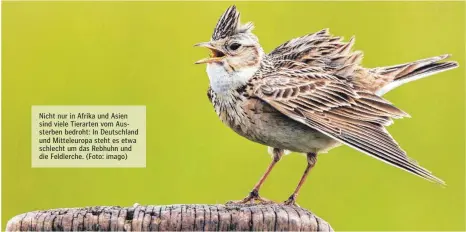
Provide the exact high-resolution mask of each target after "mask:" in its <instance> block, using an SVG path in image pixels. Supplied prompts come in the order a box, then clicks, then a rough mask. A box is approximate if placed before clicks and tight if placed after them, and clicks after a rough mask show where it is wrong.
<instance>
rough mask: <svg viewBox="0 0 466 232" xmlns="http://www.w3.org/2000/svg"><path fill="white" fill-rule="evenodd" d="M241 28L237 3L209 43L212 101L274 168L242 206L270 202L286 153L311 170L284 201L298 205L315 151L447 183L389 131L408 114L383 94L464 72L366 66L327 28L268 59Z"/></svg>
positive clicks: (448, 65) (439, 61)
mask: <svg viewBox="0 0 466 232" xmlns="http://www.w3.org/2000/svg"><path fill="white" fill-rule="evenodd" d="M252 29H253V24H252V23H246V24H241V23H240V13H239V12H238V10H237V9H236V7H235V6H231V7H229V8H228V9H227V10H226V11H225V13H223V15H222V16H221V18H220V20H219V21H218V22H217V25H216V27H215V29H214V32H213V34H212V37H211V40H210V41H209V42H203V43H199V44H196V45H195V46H200V47H206V48H208V49H210V50H211V52H212V54H211V57H210V58H206V59H202V60H199V61H197V62H196V64H203V63H206V64H207V74H208V76H209V80H210V87H209V89H208V93H207V95H208V97H209V99H210V101H211V102H212V104H213V106H214V108H215V112H216V113H217V115H218V117H219V118H220V119H221V121H222V122H223V123H225V124H226V125H227V126H229V127H230V128H231V129H233V130H234V131H235V132H236V133H238V134H239V135H241V136H243V137H246V138H248V139H249V140H252V141H254V142H257V143H261V144H264V145H266V146H268V147H269V153H270V154H271V155H272V157H273V160H272V163H271V164H270V165H269V167H268V168H267V170H266V172H265V174H264V175H263V176H262V177H261V178H260V180H259V182H258V183H257V184H256V185H255V186H254V188H253V189H252V191H251V192H250V193H249V195H248V196H247V197H246V198H244V199H243V200H241V201H237V203H246V202H254V201H260V202H268V201H269V200H266V199H264V198H261V197H260V196H259V189H260V188H261V185H262V184H263V183H264V181H265V179H266V178H267V176H268V175H269V173H270V171H271V170H272V168H273V167H274V166H275V164H276V163H277V162H278V161H279V160H280V158H281V157H282V156H283V154H285V153H286V152H288V151H292V152H299V153H305V154H306V155H307V162H308V164H307V167H306V169H305V171H304V174H303V176H302V178H301V180H300V181H299V183H298V186H297V187H296V189H295V191H294V192H293V194H292V195H291V196H290V197H289V198H288V200H286V201H285V204H295V201H296V197H297V195H298V193H299V190H300V188H301V186H302V184H303V183H304V181H305V180H306V177H307V175H308V173H309V171H310V170H311V169H312V167H314V165H315V164H316V161H317V154H319V153H323V152H327V151H328V150H330V149H332V148H334V147H337V146H339V145H341V144H345V145H348V146H350V147H352V148H354V149H357V150H359V151H361V152H363V153H365V154H368V155H370V156H372V157H374V158H377V159H379V160H381V161H384V162H386V163H388V164H391V165H393V166H395V167H398V168H401V169H403V170H405V171H408V172H410V173H413V174H415V175H418V176H420V177H422V178H425V179H427V180H429V181H433V182H436V183H440V184H444V182H443V181H442V180H441V179H439V178H437V177H436V176H434V175H432V174H431V172H429V171H428V170H426V169H424V168H423V167H421V166H419V165H418V164H417V163H416V162H415V161H414V160H412V159H411V158H409V157H408V156H407V155H406V152H404V151H403V150H402V149H401V148H400V146H399V145H398V144H397V142H396V141H395V140H394V139H393V138H392V137H391V136H390V134H389V133H388V131H387V130H386V129H385V126H388V125H390V124H392V122H393V121H392V119H398V118H403V117H409V115H408V114H407V113H405V112H403V111H402V110H400V109H398V108H397V107H395V106H394V105H392V103H390V102H389V101H387V100H385V99H384V98H382V97H381V96H382V95H384V94H385V93H387V92H388V91H390V90H392V89H394V88H396V87H398V86H400V85H403V84H405V83H407V82H410V81H414V80H417V79H420V78H423V77H426V76H430V75H433V74H435V73H439V72H443V71H446V70H449V69H453V68H456V67H458V63H456V62H452V61H443V60H444V59H446V58H448V57H449V55H441V56H436V57H432V58H427V59H423V60H418V61H414V62H411V63H406V64H400V65H395V66H389V67H380V68H364V67H362V66H361V65H360V63H361V60H362V58H363V53H362V52H360V51H352V46H353V44H354V38H351V39H350V40H349V42H342V38H341V37H333V36H332V35H330V34H329V31H328V29H324V30H321V31H319V32H316V33H313V34H309V35H305V36H302V37H299V38H295V39H292V40H290V41H288V42H286V43H284V44H282V45H280V46H278V47H277V48H275V49H274V50H273V51H272V52H270V53H268V54H266V53H265V52H264V50H263V49H262V47H261V45H260V44H259V40H258V38H257V37H256V36H255V35H254V34H253V33H252V32H251V31H252Z"/></svg>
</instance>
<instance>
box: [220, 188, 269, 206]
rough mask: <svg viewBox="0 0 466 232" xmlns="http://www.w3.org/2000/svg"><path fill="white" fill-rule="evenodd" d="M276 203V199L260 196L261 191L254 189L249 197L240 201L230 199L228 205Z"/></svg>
mask: <svg viewBox="0 0 466 232" xmlns="http://www.w3.org/2000/svg"><path fill="white" fill-rule="evenodd" d="M255 203H258V204H274V203H275V202H274V201H271V200H269V199H266V198H263V197H261V196H259V191H257V190H252V191H251V192H250V193H249V195H248V196H247V197H245V198H244V199H243V200H239V201H228V202H227V203H226V204H227V205H241V204H255Z"/></svg>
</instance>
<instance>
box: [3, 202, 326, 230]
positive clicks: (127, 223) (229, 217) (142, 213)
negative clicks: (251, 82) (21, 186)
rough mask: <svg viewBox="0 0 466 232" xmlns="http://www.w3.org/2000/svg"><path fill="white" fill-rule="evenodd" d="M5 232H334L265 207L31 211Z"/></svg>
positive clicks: (307, 217)
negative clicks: (257, 231)
mask: <svg viewBox="0 0 466 232" xmlns="http://www.w3.org/2000/svg"><path fill="white" fill-rule="evenodd" d="M6 230H7V231H44V230H45V231H51V230H52V231H123V230H124V231H233V230H241V231H245V230H247V231H251V230H254V231H256V230H267V231H287V230H292V231H333V229H332V227H331V226H330V225H329V224H328V223H327V222H326V221H324V220H322V219H321V218H319V217H317V216H316V215H315V214H313V213H311V212H310V211H308V210H306V209H303V208H299V207H294V206H284V205H278V204H269V205H261V204H254V205H201V204H196V205H165V206H157V205H147V206H143V205H138V204H135V205H134V206H132V207H119V206H96V207H86V208H65V209H51V210H41V211H33V212H28V213H24V214H20V215H17V216H15V217H13V218H12V219H11V220H10V221H8V224H7V227H6Z"/></svg>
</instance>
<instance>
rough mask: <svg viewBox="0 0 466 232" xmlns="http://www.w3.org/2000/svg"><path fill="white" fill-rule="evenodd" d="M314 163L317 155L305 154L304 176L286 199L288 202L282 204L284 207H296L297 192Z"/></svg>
mask: <svg viewBox="0 0 466 232" xmlns="http://www.w3.org/2000/svg"><path fill="white" fill-rule="evenodd" d="M316 162H317V153H313V152H311V153H307V167H306V170H304V174H303V176H302V177H301V180H300V181H299V183H298V186H297V187H296V189H295V190H294V192H293V194H291V196H290V197H289V198H288V200H286V201H285V202H284V204H285V205H295V206H298V205H297V204H296V198H297V197H298V193H299V190H300V189H301V187H302V185H303V184H304V182H305V181H306V178H307V176H308V175H309V171H311V169H312V168H313V167H314V165H315V164H316Z"/></svg>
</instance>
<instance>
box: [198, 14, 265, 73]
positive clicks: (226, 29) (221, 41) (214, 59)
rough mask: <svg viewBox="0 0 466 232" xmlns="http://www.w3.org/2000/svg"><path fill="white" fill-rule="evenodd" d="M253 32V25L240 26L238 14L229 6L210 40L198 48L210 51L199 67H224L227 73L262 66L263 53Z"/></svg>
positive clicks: (200, 61)
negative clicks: (203, 65)
mask: <svg viewBox="0 0 466 232" xmlns="http://www.w3.org/2000/svg"><path fill="white" fill-rule="evenodd" d="M252 29H253V24H252V23H250V22H249V23H246V24H241V22H240V13H239V11H238V10H237V9H236V7H235V6H234V5H233V6H230V7H229V8H228V9H227V10H226V11H225V13H223V15H222V16H221V17H220V19H219V21H218V22H217V25H216V26H215V29H214V33H213V34H212V37H211V40H210V41H209V42H202V43H198V44H196V45H195V46H199V47H205V48H208V49H210V51H211V55H210V57H209V58H205V59H202V60H199V61H197V62H196V64H204V63H206V64H207V65H208V66H210V65H215V66H223V67H224V68H225V70H226V71H227V72H237V71H240V70H242V69H248V68H249V69H250V68H253V67H259V66H260V61H261V59H262V57H263V50H262V48H261V46H260V44H259V40H258V39H257V37H256V36H255V35H254V34H253V33H252V32H251V30H252Z"/></svg>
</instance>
